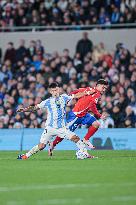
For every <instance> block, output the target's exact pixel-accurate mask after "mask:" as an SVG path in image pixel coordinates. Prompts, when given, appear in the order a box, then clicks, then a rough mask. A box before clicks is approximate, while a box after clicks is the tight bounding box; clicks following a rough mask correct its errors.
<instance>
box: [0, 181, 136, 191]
mask: <svg viewBox="0 0 136 205" xmlns="http://www.w3.org/2000/svg"><path fill="white" fill-rule="evenodd" d="M101 186H102V187H103V186H107V187H112V186H136V183H120V184H115V183H107V184H106V183H94V184H93V183H92V184H56V185H55V184H52V185H51V184H49V185H48V184H41V185H37V184H33V185H24V186H19V185H17V186H16V187H9V186H8V187H2V186H1V187H0V192H11V191H13V192H15V191H20V190H23V191H28V190H41V189H50V190H53V189H72V188H97V187H101Z"/></svg>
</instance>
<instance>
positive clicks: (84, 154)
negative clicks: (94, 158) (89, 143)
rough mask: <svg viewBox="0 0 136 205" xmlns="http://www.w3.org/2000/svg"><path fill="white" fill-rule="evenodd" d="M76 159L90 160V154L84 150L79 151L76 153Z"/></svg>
mask: <svg viewBox="0 0 136 205" xmlns="http://www.w3.org/2000/svg"><path fill="white" fill-rule="evenodd" d="M76 157H77V159H86V158H88V154H87V152H85V151H84V150H78V151H76Z"/></svg>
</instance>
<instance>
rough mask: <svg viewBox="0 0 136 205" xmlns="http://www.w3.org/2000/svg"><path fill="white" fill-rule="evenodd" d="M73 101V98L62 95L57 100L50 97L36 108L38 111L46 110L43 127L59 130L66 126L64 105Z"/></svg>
mask: <svg viewBox="0 0 136 205" xmlns="http://www.w3.org/2000/svg"><path fill="white" fill-rule="evenodd" d="M72 99H73V96H69V95H67V94H62V95H60V96H59V97H57V98H54V97H50V98H48V99H47V100H44V101H42V102H41V103H40V104H38V105H37V106H38V107H39V108H40V109H47V120H46V124H45V126H50V127H53V128H61V127H65V126H66V105H67V103H68V102H69V101H70V100H72Z"/></svg>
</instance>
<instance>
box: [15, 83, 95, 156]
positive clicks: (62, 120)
mask: <svg viewBox="0 0 136 205" xmlns="http://www.w3.org/2000/svg"><path fill="white" fill-rule="evenodd" d="M49 92H50V93H51V95H52V97H50V98H48V99H47V100H45V101H42V102H41V103H40V104H37V105H35V106H29V107H27V108H20V109H18V110H17V112H29V111H36V110H38V109H46V110H47V120H46V124H45V129H44V131H43V133H42V135H41V139H40V143H39V144H38V145H36V146H34V147H33V148H32V149H31V150H30V151H28V152H27V153H26V154H23V155H19V156H18V159H28V158H29V157H30V156H31V155H33V154H35V153H37V152H38V151H40V150H43V149H44V148H45V146H46V145H47V144H48V142H49V141H50V139H51V137H52V136H60V137H61V138H66V139H69V140H71V141H73V142H75V143H76V145H77V147H78V148H79V149H80V150H81V151H83V152H84V153H86V156H87V157H86V158H93V157H92V156H90V155H89V154H88V153H87V150H86V148H85V145H84V143H83V142H82V141H81V140H80V138H79V137H78V136H76V135H75V133H74V132H72V131H70V130H69V129H68V128H67V127H66V111H65V109H66V106H67V102H68V101H70V100H72V99H73V98H79V97H82V96H84V95H88V93H89V92H86V91H85V92H82V93H81V92H80V93H77V94H72V95H71V96H68V95H67V94H62V95H60V87H59V85H58V83H52V84H51V85H50V86H49Z"/></svg>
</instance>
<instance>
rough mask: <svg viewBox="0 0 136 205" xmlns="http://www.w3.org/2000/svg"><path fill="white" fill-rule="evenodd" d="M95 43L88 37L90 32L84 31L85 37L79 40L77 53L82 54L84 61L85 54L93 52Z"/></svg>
mask: <svg viewBox="0 0 136 205" xmlns="http://www.w3.org/2000/svg"><path fill="white" fill-rule="evenodd" d="M92 49H93V43H92V41H91V40H89V39H88V33H87V32H84V33H83V38H82V39H81V40H79V41H78V43H77V46H76V53H79V54H80V57H81V60H82V61H83V59H84V57H85V55H86V54H87V53H89V52H92Z"/></svg>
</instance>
